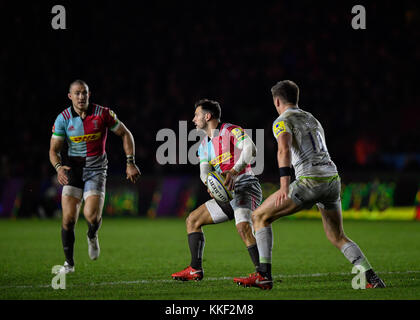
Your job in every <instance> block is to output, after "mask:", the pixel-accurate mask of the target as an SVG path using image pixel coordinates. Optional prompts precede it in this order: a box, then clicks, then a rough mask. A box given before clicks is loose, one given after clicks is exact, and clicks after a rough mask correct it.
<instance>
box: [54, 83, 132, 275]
mask: <svg viewBox="0 0 420 320" xmlns="http://www.w3.org/2000/svg"><path fill="white" fill-rule="evenodd" d="M90 94H91V92H90V91H89V88H88V85H87V84H86V83H85V82H84V81H82V80H76V81H74V82H72V83H71V84H70V88H69V93H68V97H69V99H70V100H71V101H72V106H70V107H68V108H66V109H65V110H64V111H63V112H61V113H60V114H59V115H58V117H57V118H56V120H55V123H54V126H53V129H52V137H51V142H50V151H49V158H50V162H51V164H52V165H53V166H54V168H55V170H56V171H57V180H58V182H59V183H60V184H61V185H63V186H64V187H63V191H62V196H61V205H62V209H63V219H62V228H61V239H62V244H63V250H64V255H65V259H66V260H65V262H64V265H63V267H62V268H61V270H60V272H65V273H69V272H74V270H75V268H74V259H73V248H74V242H75V236H74V227H75V224H76V222H77V219H78V216H79V211H80V207H81V204H82V199H83V200H84V208H83V213H84V216H85V218H86V220H87V223H88V232H87V241H88V254H89V257H90V259H92V260H95V259H97V258H98V257H99V253H100V247H99V241H98V229H99V227H100V226H101V223H102V209H103V206H104V199H105V183H106V171H107V164H108V160H107V156H106V153H105V143H106V138H107V132H108V128H109V129H110V130H111V131H112V132H114V133H115V134H116V135H118V136H120V137H121V138H122V141H123V149H124V152H125V154H126V156H127V168H126V178H127V179H128V180H130V181H131V182H133V183H135V182H136V181H137V179H138V178H139V176H140V170H139V168H138V167H137V166H136V164H135V160H134V156H135V154H134V139H133V136H132V134H131V132H130V131H129V130H128V129H127V127H126V126H125V125H124V124H123V123H122V122H121V121H120V120H118V119H117V116H116V115H115V113H114V112H113V111H112V110H110V109H109V108H106V107H102V106H99V105H96V104H93V103H89V98H90ZM64 141H66V142H67V144H68V162H67V163H66V164H64V163H62V161H61V155H60V152H61V150H62V147H63V145H64Z"/></svg>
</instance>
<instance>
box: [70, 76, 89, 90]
mask: <svg viewBox="0 0 420 320" xmlns="http://www.w3.org/2000/svg"><path fill="white" fill-rule="evenodd" d="M75 84H80V85H82V86H86V88H87V89H88V91H89V86H88V85H87V83H86V82H85V81H83V80H79V79H77V80H74V81H73V82H72V83H70V86H69V92H70V91H71V87H72V86H74V85H75Z"/></svg>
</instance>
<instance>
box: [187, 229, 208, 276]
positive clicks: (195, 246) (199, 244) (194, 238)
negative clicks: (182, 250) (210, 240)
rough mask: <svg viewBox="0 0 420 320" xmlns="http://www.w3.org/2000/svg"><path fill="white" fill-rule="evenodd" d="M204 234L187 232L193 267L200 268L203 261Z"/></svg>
mask: <svg viewBox="0 0 420 320" xmlns="http://www.w3.org/2000/svg"><path fill="white" fill-rule="evenodd" d="M204 244H205V239H204V234H203V233H202V232H192V233H190V234H188V245H189V247H190V252H191V264H190V266H191V267H193V268H194V269H197V270H200V269H201V264H202V262H203V252H204Z"/></svg>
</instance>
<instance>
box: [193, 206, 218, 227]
mask: <svg viewBox="0 0 420 320" xmlns="http://www.w3.org/2000/svg"><path fill="white" fill-rule="evenodd" d="M186 223H187V227H190V228H199V227H201V226H204V225H208V224H214V221H213V218H212V216H211V214H210V211H209V209H208V208H207V206H206V204H205V203H204V204H202V205H201V206H199V207H198V208H197V209H195V210H194V211H192V212H191V213H190V214H189V215H188V217H187V220H186Z"/></svg>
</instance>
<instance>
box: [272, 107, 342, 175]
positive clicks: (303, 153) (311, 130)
mask: <svg viewBox="0 0 420 320" xmlns="http://www.w3.org/2000/svg"><path fill="white" fill-rule="evenodd" d="M284 132H289V133H291V134H292V137H293V138H292V147H291V154H292V165H293V167H294V169H295V175H296V178H299V177H328V176H333V175H335V174H337V167H336V166H335V164H334V162H332V160H331V158H330V155H329V153H328V150H327V145H326V143H325V135H324V129H323V128H322V126H321V123H319V121H318V120H317V119H316V118H315V117H314V116H313V115H312V114H310V113H309V112H306V111H303V110H302V109H300V108H289V109H287V110H286V111H285V112H283V113H282V114H281V115H280V116H279V117H278V118H277V119H276V120H275V121H274V123H273V134H274V137H275V138H276V139H277V138H278V136H279V135H280V134H282V133H284Z"/></svg>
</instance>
